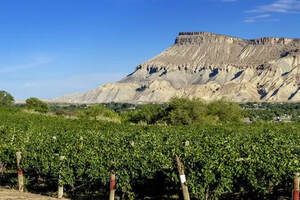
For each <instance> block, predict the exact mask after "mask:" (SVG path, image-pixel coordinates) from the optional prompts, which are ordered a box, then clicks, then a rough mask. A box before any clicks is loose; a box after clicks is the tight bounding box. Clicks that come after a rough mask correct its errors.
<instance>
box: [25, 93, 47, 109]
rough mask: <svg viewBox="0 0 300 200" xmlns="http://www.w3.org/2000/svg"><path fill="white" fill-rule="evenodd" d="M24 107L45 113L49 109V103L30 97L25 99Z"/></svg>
mask: <svg viewBox="0 0 300 200" xmlns="http://www.w3.org/2000/svg"><path fill="white" fill-rule="evenodd" d="M26 107H27V108H28V109H31V110H34V111H37V112H40V113H47V112H49V110H50V106H49V104H47V103H45V102H43V101H41V100H39V99H38V98H35V97H31V98H29V99H26Z"/></svg>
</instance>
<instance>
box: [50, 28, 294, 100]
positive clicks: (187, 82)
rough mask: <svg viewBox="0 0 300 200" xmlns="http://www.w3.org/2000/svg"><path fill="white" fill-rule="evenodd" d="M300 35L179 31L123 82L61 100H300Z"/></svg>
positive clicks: (67, 96)
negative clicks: (250, 37)
mask: <svg viewBox="0 0 300 200" xmlns="http://www.w3.org/2000/svg"><path fill="white" fill-rule="evenodd" d="M299 69H300V39H289V38H272V37H265V38H260V39H255V40H243V39H240V38H236V37H229V36H225V35H218V34H213V33H206V32H182V33H179V35H178V37H177V38H176V40H175V44H174V45H173V46H171V47H169V48H168V49H166V50H165V51H163V52H162V53H161V54H159V55H157V56H156V57H154V58H152V59H150V60H149V61H147V62H145V63H142V64H140V65H139V66H137V67H136V70H135V71H134V72H133V73H132V74H130V75H128V76H127V77H125V78H124V79H122V80H121V81H119V82H117V83H109V84H105V85H103V86H100V87H99V88H97V89H95V90H92V91H89V92H86V93H83V94H75V95H66V96H63V97H59V98H56V99H54V101H56V102H69V103H99V102H112V101H114V102H131V103H147V102H166V101H168V100H169V99H170V98H171V97H173V96H187V97H200V98H203V99H206V100H214V99H219V98H222V97H226V98H227V99H230V100H233V101H236V102H248V101H268V102H297V101H300V93H299V92H298V91H299V88H300V87H299V85H300V71H299Z"/></svg>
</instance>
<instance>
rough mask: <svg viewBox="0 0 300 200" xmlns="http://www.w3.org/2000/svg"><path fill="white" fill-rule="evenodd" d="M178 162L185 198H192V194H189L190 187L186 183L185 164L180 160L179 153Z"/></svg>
mask: <svg viewBox="0 0 300 200" xmlns="http://www.w3.org/2000/svg"><path fill="white" fill-rule="evenodd" d="M176 162H177V168H178V173H179V179H180V183H181V189H182V194H183V199H184V200H190V194H189V190H188V187H187V184H186V177H185V175H184V170H183V165H182V163H181V161H180V158H179V157H178V156H177V155H176Z"/></svg>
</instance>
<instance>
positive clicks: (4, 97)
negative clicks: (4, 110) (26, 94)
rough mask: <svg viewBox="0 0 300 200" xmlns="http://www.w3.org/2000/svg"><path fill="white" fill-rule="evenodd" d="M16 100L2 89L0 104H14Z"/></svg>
mask: <svg viewBox="0 0 300 200" xmlns="http://www.w3.org/2000/svg"><path fill="white" fill-rule="evenodd" d="M14 102H15V100H14V97H13V96H12V95H11V94H9V93H8V92H6V91H4V90H1V91H0V106H12V105H13V104H14Z"/></svg>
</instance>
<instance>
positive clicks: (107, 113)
mask: <svg viewBox="0 0 300 200" xmlns="http://www.w3.org/2000/svg"><path fill="white" fill-rule="evenodd" d="M79 117H84V118H92V119H94V120H97V119H100V120H106V121H119V115H118V114H117V113H116V112H114V111H113V110H111V109H109V108H106V107H104V106H102V105H100V104H99V105H94V106H91V107H89V108H88V109H86V110H84V111H82V110H81V111H79Z"/></svg>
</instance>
